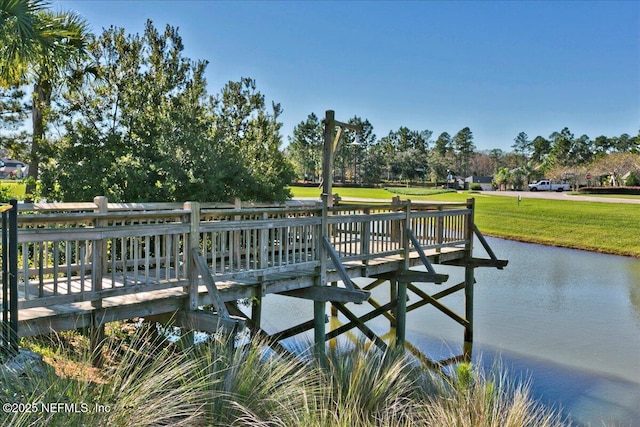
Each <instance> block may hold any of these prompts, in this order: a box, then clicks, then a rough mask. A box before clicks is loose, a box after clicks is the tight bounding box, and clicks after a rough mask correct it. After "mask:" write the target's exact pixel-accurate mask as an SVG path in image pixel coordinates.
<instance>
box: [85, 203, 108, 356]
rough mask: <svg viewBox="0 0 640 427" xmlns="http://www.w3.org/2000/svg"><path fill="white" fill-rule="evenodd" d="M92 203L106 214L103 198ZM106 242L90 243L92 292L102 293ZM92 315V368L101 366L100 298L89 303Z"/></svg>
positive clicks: (101, 322) (105, 269) (90, 333)
mask: <svg viewBox="0 0 640 427" xmlns="http://www.w3.org/2000/svg"><path fill="white" fill-rule="evenodd" d="M93 203H95V204H96V210H95V211H96V212H98V213H106V212H107V211H108V210H109V208H108V205H109V201H108V200H107V198H106V197H105V196H97V197H94V199H93ZM105 225H106V224H105V222H104V220H101V219H98V220H96V222H95V226H96V227H103V226H105ZM107 247H108V245H107V241H106V240H94V241H93V242H92V248H91V249H92V254H91V261H92V262H91V264H92V266H91V285H92V286H91V287H92V289H91V290H92V291H93V292H98V293H99V292H100V291H102V278H103V276H104V274H105V273H106V271H107ZM91 305H92V306H93V309H94V310H93V313H92V318H91V330H90V332H89V343H90V346H91V362H92V364H93V365H94V366H98V367H99V366H102V364H103V362H104V361H103V358H102V343H103V341H104V339H105V336H106V335H105V329H104V322H103V321H102V316H103V311H102V298H99V299H96V300H94V301H92V302H91Z"/></svg>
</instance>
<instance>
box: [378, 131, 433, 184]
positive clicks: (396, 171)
mask: <svg viewBox="0 0 640 427" xmlns="http://www.w3.org/2000/svg"><path fill="white" fill-rule="evenodd" d="M432 134H433V132H432V131H430V130H423V131H414V130H410V129H409V128H406V127H400V128H399V129H398V130H397V131H390V132H389V134H388V135H387V136H385V137H383V138H381V139H380V142H379V143H380V144H381V145H382V148H383V150H384V153H385V159H386V163H387V167H388V168H389V173H390V177H392V176H397V177H400V178H403V179H412V178H413V177H414V176H418V175H419V176H422V174H423V173H424V172H418V171H416V170H415V168H419V169H421V170H424V169H423V168H425V167H427V164H428V153H429V145H430V142H431V141H430V139H431V135H432ZM407 153H410V155H412V156H413V158H412V159H409V158H408V157H407ZM407 162H408V163H407Z"/></svg>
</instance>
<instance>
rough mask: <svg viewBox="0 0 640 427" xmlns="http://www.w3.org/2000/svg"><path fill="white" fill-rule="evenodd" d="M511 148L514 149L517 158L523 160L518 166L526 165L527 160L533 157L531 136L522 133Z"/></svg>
mask: <svg viewBox="0 0 640 427" xmlns="http://www.w3.org/2000/svg"><path fill="white" fill-rule="evenodd" d="M511 148H513V152H514V153H515V154H516V156H518V157H519V158H521V160H522V161H521V162H520V164H519V165H518V166H520V165H521V164H524V163H526V162H527V158H528V157H529V156H530V155H531V148H532V142H531V141H529V136H528V135H527V134H526V133H525V132H520V133H519V134H518V136H516V137H515V139H514V140H513V145H512V146H511Z"/></svg>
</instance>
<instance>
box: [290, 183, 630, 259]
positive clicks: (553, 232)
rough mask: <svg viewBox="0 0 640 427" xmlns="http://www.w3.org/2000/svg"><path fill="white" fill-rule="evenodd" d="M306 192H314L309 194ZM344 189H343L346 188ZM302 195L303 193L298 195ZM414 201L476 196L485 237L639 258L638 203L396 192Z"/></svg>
mask: <svg viewBox="0 0 640 427" xmlns="http://www.w3.org/2000/svg"><path fill="white" fill-rule="evenodd" d="M299 189H300V188H299V187H292V191H293V194H294V196H295V197H319V195H320V190H318V189H309V188H305V189H304V190H305V191H304V192H300V193H299ZM309 190H315V193H312V192H310V191H309ZM347 190H348V191H347ZM334 192H335V193H338V194H340V195H341V196H343V197H361V198H371V199H387V200H391V197H393V196H394V195H395V194H397V193H395V194H394V192H389V191H387V190H383V189H360V188H334ZM300 194H304V195H300ZM401 197H402V198H404V199H406V198H410V199H411V200H414V201H419V200H429V201H443V202H452V201H456V202H461V201H465V200H466V199H467V198H470V197H473V198H475V199H476V224H477V225H478V227H479V228H480V230H481V231H482V232H483V234H485V235H488V236H496V237H503V238H507V239H513V240H520V241H525V242H533V243H542V244H546V245H553V246H563V247H569V248H577V249H585V250H589V251H596V252H604V253H611V254H618V255H629V256H634V257H639V258H640V238H638V236H640V206H638V205H634V204H624V203H596V202H580V201H565V200H547V199H528V198H523V199H522V201H521V202H520V204H518V200H517V199H516V198H515V197H501V196H492V195H487V194H480V193H473V192H464V193H446V194H436V195H419V194H416V195H410V196H407V195H401Z"/></svg>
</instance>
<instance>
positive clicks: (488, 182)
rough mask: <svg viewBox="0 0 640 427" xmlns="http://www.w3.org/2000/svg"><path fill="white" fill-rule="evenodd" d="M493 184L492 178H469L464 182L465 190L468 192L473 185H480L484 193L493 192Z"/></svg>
mask: <svg viewBox="0 0 640 427" xmlns="http://www.w3.org/2000/svg"><path fill="white" fill-rule="evenodd" d="M492 182H493V177H492V176H468V177H467V178H465V180H464V188H465V189H466V190H468V189H470V188H471V186H472V185H473V184H480V186H481V187H482V191H491V190H493V184H492Z"/></svg>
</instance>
